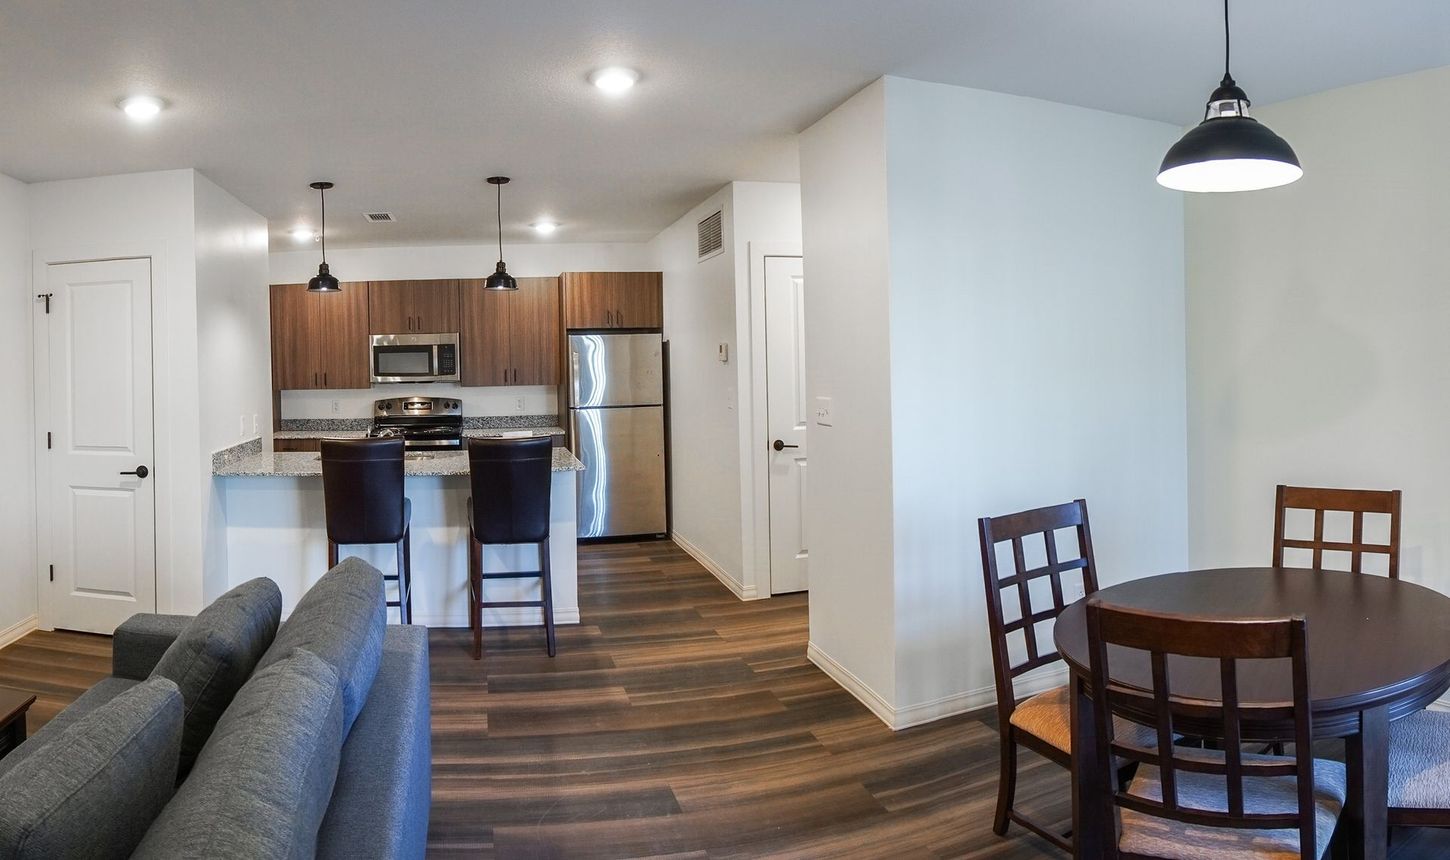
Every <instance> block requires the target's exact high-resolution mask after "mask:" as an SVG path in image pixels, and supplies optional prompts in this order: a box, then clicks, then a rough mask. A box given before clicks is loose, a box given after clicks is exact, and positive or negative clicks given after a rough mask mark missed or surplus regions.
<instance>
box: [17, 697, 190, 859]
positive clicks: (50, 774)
mask: <svg viewBox="0 0 1450 860" xmlns="http://www.w3.org/2000/svg"><path fill="white" fill-rule="evenodd" d="M181 714H182V704H181V693H180V692H178V691H177V689H176V685H175V684H173V683H171V682H170V681H168V680H166V679H164V678H158V679H156V680H154V681H147V682H145V683H143V684H132V686H131V687H130V688H129V689H127V690H125V691H123V692H121V693H119V694H118V695H115V696H113V697H112V698H111V699H110V700H109V701H107V702H105V703H104V704H102V705H100V706H99V707H96V708H94V709H92V710H91V711H90V712H89V713H87V714H85V715H84V716H82V717H81V718H80V719H77V720H74V721H73V722H71V723H70V725H69V726H67V727H66V728H65V730H64V731H61V732H59V733H57V734H56V736H55V737H53V738H52V739H51V740H50V741H49V742H47V743H45V744H44V745H42V746H41V747H40V748H39V749H38V750H36V751H35V752H34V753H32V754H31V755H30V756H28V757H26V758H25V759H24V760H23V761H21V762H20V763H19V764H17V765H15V766H14V767H12V768H11V769H10V770H9V771H7V772H6V773H5V775H4V776H0V857H4V858H6V860H29V859H30V858H36V860H39V859H40V858H45V860H50V858H62V857H63V858H87V860H110V858H116V860H122V858H125V857H127V856H129V855H130V854H131V849H132V848H135V847H136V843H138V842H140V841H141V837H142V836H143V835H144V834H145V833H146V828H147V826H148V825H150V823H151V822H152V820H153V819H155V818H156V816H157V815H158V814H159V813H160V812H161V811H162V808H163V807H164V806H165V805H166V803H167V801H169V800H170V799H171V794H172V792H173V791H174V790H175V788H176V757H177V753H178V752H179V751H180V749H181V719H182V717H181Z"/></svg>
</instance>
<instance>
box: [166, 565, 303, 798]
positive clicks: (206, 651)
mask: <svg viewBox="0 0 1450 860" xmlns="http://www.w3.org/2000/svg"><path fill="white" fill-rule="evenodd" d="M281 618H282V592H280V591H278V590H277V585H276V583H274V582H272V580H270V579H267V578H266V577H257V578H256V579H253V580H251V581H249V582H244V583H242V584H241V585H239V586H237V587H236V588H233V589H232V590H231V591H228V592H227V593H226V594H223V595H222V596H221V597H218V598H217V599H216V601H215V602H214V603H212V605H210V606H208V607H207V608H205V609H203V610H202V611H201V612H200V613H199V614H198V615H197V616H196V617H195V618H193V619H192V620H191V623H189V624H187V625H186V627H185V628H184V629H183V630H182V631H181V635H179V636H177V637H176V641H174V642H172V643H171V647H169V648H167V649H166V653H164V654H162V655H161V659H160V660H159V661H158V662H157V663H156V668H155V669H153V670H151V677H152V678H170V679H171V680H172V681H175V682H176V686H177V688H178V689H180V690H181V698H182V700H183V701H185V702H186V723H185V727H184V728H183V730H182V733H181V762H180V765H179V767H178V769H177V780H178V781H180V780H182V779H185V778H186V775H187V774H188V773H190V772H191V767H192V764H193V763H194V762H195V761H196V754H197V753H199V752H201V748H202V745H203V744H205V743H206V739H207V738H209V737H211V732H212V729H213V728H214V727H215V726H216V724H217V720H219V719H221V716H222V712H224V711H225V710H226V709H227V705H230V704H231V703H232V697H233V696H235V695H236V694H237V691H238V690H240V689H241V688H242V685H243V684H245V683H246V682H247V678H249V677H251V674H252V670H254V669H255V668H256V667H257V661H258V660H260V659H262V654H263V653H265V652H266V650H267V648H268V647H269V646H270V645H271V644H272V638H273V637H274V636H276V635H277V624H278V622H279V621H280V620H281Z"/></svg>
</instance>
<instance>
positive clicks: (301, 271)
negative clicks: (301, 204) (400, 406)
mask: <svg viewBox="0 0 1450 860" xmlns="http://www.w3.org/2000/svg"><path fill="white" fill-rule="evenodd" d="M503 250H504V260H505V262H507V263H508V267H509V273H510V274H512V275H514V276H515V277H520V278H529V277H554V276H556V275H558V274H560V273H561V272H610V271H617V272H638V271H649V270H652V269H653V268H654V264H653V257H652V255H651V254H650V252H649V250H648V246H646V245H645V244H643V243H618V244H606V243H548V242H540V243H536V244H528V245H504V249H503ZM270 260H271V263H270V275H269V279H270V283H273V284H295V283H302V282H304V281H307V280H308V279H309V278H311V277H313V276H314V275H316V274H317V263H318V261H319V260H320V255H319V249H318V248H317V246H316V245H315V244H314V245H309V246H306V247H304V248H302V249H300V250H285V251H274V252H273V253H272V254H271V255H270ZM497 261H498V246H497V245H435V246H426V247H424V246H404V247H386V248H343V249H337V250H331V251H328V253H327V262H328V265H329V266H330V267H331V269H332V273H333V274H334V275H336V276H338V277H339V278H341V279H342V280H344V281H393V280H409V279H433V278H481V277H484V276H485V275H487V274H489V273H491V272H492V271H493V267H494V263H496V262H497ZM381 391H382V389H369V390H363V389H357V390H351V391H286V392H283V394H282V417H283V418H370V417H372V404H373V401H374V400H376V399H377V398H379V397H382V396H384V395H383V393H380V392H381ZM414 394H419V395H425V396H429V397H441V396H458V397H459V399H460V400H462V401H463V408H464V414H465V415H510V414H526V415H554V414H557V412H558V403H557V402H558V395H557V392H556V389H554V388H553V387H552V386H523V385H520V386H489V387H482V388H474V387H469V388H463V387H460V386H456V385H437V384H433V385H419V386H400V385H389V386H387V387H386V396H389V397H392V396H400V397H407V396H410V395H414ZM520 398H522V399H523V403H522V405H521V404H520V402H519V400H520ZM334 407H335V408H334Z"/></svg>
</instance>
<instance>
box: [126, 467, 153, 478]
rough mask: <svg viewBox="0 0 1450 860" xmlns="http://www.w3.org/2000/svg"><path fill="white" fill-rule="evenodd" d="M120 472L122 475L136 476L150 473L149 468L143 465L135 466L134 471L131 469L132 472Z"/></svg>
mask: <svg viewBox="0 0 1450 860" xmlns="http://www.w3.org/2000/svg"><path fill="white" fill-rule="evenodd" d="M121 474H123V475H135V476H136V477H138V478H144V477H146V476H147V475H149V474H151V470H150V469H148V468H146V467H145V466H137V467H136V469H135V471H132V472H122V473H121Z"/></svg>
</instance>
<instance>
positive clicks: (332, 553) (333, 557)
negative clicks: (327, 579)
mask: <svg viewBox="0 0 1450 860" xmlns="http://www.w3.org/2000/svg"><path fill="white" fill-rule="evenodd" d="M334 567H337V544H336V543H334V542H333V541H332V539H331V538H329V539H328V541H327V569H328V570H332V569H333V568H334Z"/></svg>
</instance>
